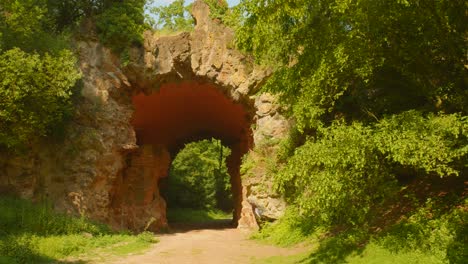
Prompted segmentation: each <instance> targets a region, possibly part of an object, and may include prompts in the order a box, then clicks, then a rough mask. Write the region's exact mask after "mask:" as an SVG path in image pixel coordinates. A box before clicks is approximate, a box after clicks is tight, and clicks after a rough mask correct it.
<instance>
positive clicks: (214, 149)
mask: <svg viewBox="0 0 468 264" xmlns="http://www.w3.org/2000/svg"><path fill="white" fill-rule="evenodd" d="M230 152H231V151H230V149H228V148H226V147H224V146H222V145H221V142H220V141H218V140H214V139H212V140H202V141H198V142H193V143H189V144H186V145H185V148H184V149H182V150H181V151H180V152H179V153H178V154H177V156H176V158H175V159H174V161H173V162H172V166H171V169H170V172H169V179H168V187H167V189H166V190H164V193H165V196H166V199H167V203H168V207H181V208H193V209H211V208H218V209H223V210H227V211H229V210H231V209H232V194H231V191H230V190H231V189H230V176H229V173H228V171H227V166H226V157H227V156H229V155H230Z"/></svg>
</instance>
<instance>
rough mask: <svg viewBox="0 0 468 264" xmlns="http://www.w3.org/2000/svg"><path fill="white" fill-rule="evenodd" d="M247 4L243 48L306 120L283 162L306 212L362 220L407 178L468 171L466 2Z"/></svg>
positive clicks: (280, 177)
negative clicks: (266, 69)
mask: <svg viewBox="0 0 468 264" xmlns="http://www.w3.org/2000/svg"><path fill="white" fill-rule="evenodd" d="M239 9H240V11H239V12H240V14H242V15H241V16H239V19H240V22H239V27H238V28H237V32H236V36H237V39H236V43H237V45H238V46H239V47H240V48H242V49H243V50H244V51H247V52H250V53H251V54H253V56H254V57H255V58H256V60H257V62H258V63H263V64H267V65H268V66H269V67H271V68H273V69H274V70H275V72H274V74H273V76H272V77H271V78H270V79H269V80H268V82H267V84H266V85H265V86H264V91H270V92H273V93H275V94H277V95H278V96H279V97H280V99H281V102H282V103H283V104H284V106H285V109H287V110H288V114H289V115H290V118H291V119H293V120H294V121H295V124H296V128H295V130H293V131H292V132H293V133H291V135H290V137H289V139H287V140H286V141H284V142H283V143H282V144H281V146H282V148H281V150H280V151H279V153H278V158H277V160H276V165H275V166H273V167H275V168H277V172H276V175H275V183H276V186H277V188H278V189H279V191H280V192H281V193H282V194H283V195H284V196H285V197H286V199H287V201H288V202H289V203H290V204H292V205H293V206H297V207H298V209H299V213H298V216H297V217H298V218H308V219H310V221H312V222H315V223H317V224H319V225H323V226H326V227H329V228H333V227H336V226H340V227H349V226H354V227H360V226H361V227H362V226H366V225H368V224H369V221H370V219H372V218H373V217H375V213H376V211H375V210H376V209H375V208H379V207H380V206H384V204H385V202H386V201H388V200H389V198H391V197H393V196H394V195H396V193H397V192H398V189H399V188H396V187H397V185H398V184H400V185H402V187H404V186H405V182H407V181H409V180H410V179H413V178H415V177H420V178H421V179H424V177H427V176H428V175H438V176H440V177H443V178H448V177H456V176H458V177H466V175H465V174H466V166H467V160H468V159H467V147H468V138H467V131H468V127H467V120H468V119H467V116H466V114H467V113H468V109H467V104H466V102H467V100H468V90H467V89H466V87H467V80H468V79H467V78H466V76H467V75H466V66H465V65H466V64H467V62H466V53H467V39H466V32H467V27H466V23H465V21H466V19H467V14H466V12H464V11H461V10H466V2H465V1H449V0H437V1H423V2H421V1H385V0H362V1H342V0H326V1H306V0H298V1H288V0H275V1H263V0H244V1H242V3H241V5H240V6H239ZM265 43H268V45H265ZM432 242H433V243H437V242H434V241H432ZM432 242H431V243H432ZM333 244H334V243H331V244H330V245H333ZM345 244H346V243H345ZM324 246H325V245H324ZM335 246H336V247H337V248H339V247H340V246H339V245H335ZM346 247H347V246H344V248H346ZM324 250H331V251H330V252H329V253H330V254H332V255H333V254H334V253H333V247H329V248H328V249H327V248H326V247H325V248H324ZM323 254H325V255H326V254H328V253H327V252H325V251H324V252H323ZM336 261H337V260H336V259H328V260H327V261H324V262H328V263H329V262H332V263H333V262H336ZM312 262H314V261H312ZM317 262H320V261H317Z"/></svg>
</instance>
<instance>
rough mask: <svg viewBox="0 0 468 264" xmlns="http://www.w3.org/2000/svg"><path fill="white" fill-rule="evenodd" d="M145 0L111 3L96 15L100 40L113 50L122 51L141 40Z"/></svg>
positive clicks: (143, 28) (143, 27)
mask: <svg viewBox="0 0 468 264" xmlns="http://www.w3.org/2000/svg"><path fill="white" fill-rule="evenodd" d="M144 6H145V0H130V1H122V2H116V3H113V4H112V5H111V6H110V7H109V8H107V9H105V10H104V11H103V12H102V13H101V14H99V15H98V16H97V21H96V25H97V28H98V30H99V37H100V40H101V41H102V43H103V44H104V45H107V46H109V47H110V48H111V49H112V50H113V51H114V52H117V53H122V52H123V51H125V50H126V49H128V48H130V47H131V46H132V45H134V44H141V43H142V42H143V31H144V30H145V24H144V19H145V17H144Z"/></svg>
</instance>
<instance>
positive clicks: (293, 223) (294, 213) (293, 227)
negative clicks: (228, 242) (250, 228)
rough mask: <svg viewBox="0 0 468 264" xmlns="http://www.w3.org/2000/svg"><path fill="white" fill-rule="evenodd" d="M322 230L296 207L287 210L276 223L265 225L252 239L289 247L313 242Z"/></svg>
mask: <svg viewBox="0 0 468 264" xmlns="http://www.w3.org/2000/svg"><path fill="white" fill-rule="evenodd" d="M320 233H321V231H320V228H319V227H318V225H317V223H314V221H313V220H312V219H311V218H308V217H303V216H302V215H301V214H300V210H299V209H298V208H296V207H294V206H290V207H288V208H287V210H286V212H285V214H284V216H283V217H282V218H281V219H279V220H278V221H276V222H273V223H268V222H267V223H264V224H263V225H262V226H261V229H260V231H259V232H257V233H253V235H252V236H251V238H253V239H257V240H263V241H268V242H269V243H272V244H275V245H279V246H283V247H287V246H292V245H295V244H297V243H299V242H303V241H305V240H313V239H314V238H315V235H316V234H320Z"/></svg>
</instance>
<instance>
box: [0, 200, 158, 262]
mask: <svg viewBox="0 0 468 264" xmlns="http://www.w3.org/2000/svg"><path fill="white" fill-rule="evenodd" d="M155 242H157V240H156V239H155V237H154V235H153V234H151V233H147V232H144V233H141V234H139V235H131V234H128V233H116V232H113V231H111V230H110V229H109V228H108V227H107V226H105V225H102V224H99V223H95V222H92V221H89V220H88V219H86V218H85V217H78V218H77V217H71V216H67V215H64V214H59V213H55V212H54V211H53V210H52V209H51V206H50V205H49V204H47V203H45V202H44V203H40V204H33V203H31V202H29V201H25V200H22V199H18V198H13V197H0V264H2V263H51V262H56V261H57V260H60V259H63V258H67V257H71V256H83V255H86V254H87V253H90V252H94V251H95V250H100V251H102V252H105V253H107V254H110V255H125V254H128V253H131V252H141V251H142V250H144V249H146V248H148V247H149V246H150V245H151V244H152V243H155Z"/></svg>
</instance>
